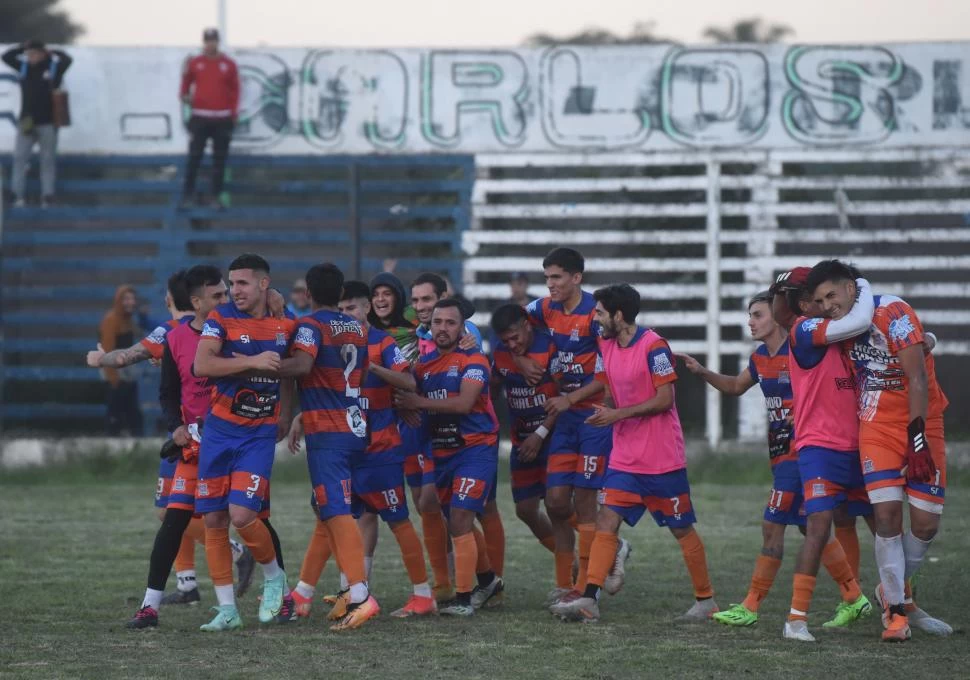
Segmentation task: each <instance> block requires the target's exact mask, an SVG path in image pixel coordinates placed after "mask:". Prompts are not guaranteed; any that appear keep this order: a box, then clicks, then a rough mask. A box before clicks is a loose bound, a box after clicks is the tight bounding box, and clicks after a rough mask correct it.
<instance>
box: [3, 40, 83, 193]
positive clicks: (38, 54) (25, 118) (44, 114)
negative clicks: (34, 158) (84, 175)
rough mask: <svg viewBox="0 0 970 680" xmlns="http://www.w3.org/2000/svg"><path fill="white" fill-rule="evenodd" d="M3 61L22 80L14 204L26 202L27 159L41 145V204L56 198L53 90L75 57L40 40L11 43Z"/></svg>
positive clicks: (56, 87)
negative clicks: (16, 45) (15, 45)
mask: <svg viewBox="0 0 970 680" xmlns="http://www.w3.org/2000/svg"><path fill="white" fill-rule="evenodd" d="M2 59H3V62H4V63H5V64H7V66H9V67H10V68H12V69H14V70H15V71H17V74H18V79H19V80H20V122H19V124H18V126H17V141H16V143H15V146H14V154H13V194H14V205H15V206H17V207H22V206H23V205H24V190H25V188H26V184H27V161H28V160H29V159H30V154H31V152H32V151H33V150H34V145H35V144H36V145H38V146H39V147H40V184H41V207H44V208H46V207H47V206H48V205H50V203H51V201H53V199H54V180H55V178H56V167H55V163H56V154H57V127H56V126H55V125H54V93H55V92H57V91H59V90H60V87H61V81H62V80H63V78H64V72H65V71H67V69H68V67H69V66H70V65H71V61H72V59H71V58H70V57H69V56H68V55H67V54H66V53H65V52H62V51H61V50H48V49H47V48H46V47H45V46H44V43H42V42H40V41H39V40H30V41H28V42H25V43H24V44H23V45H20V46H18V47H12V48H10V49H9V50H7V51H6V52H4V53H3V56H2Z"/></svg>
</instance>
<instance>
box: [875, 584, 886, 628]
mask: <svg viewBox="0 0 970 680" xmlns="http://www.w3.org/2000/svg"><path fill="white" fill-rule="evenodd" d="M874 594H875V600H876V604H877V605H878V606H879V609H880V610H881V611H882V627H883V628H887V627H889V606H888V604H887V602H886V600H885V598H884V597H883V595H884V592H883V589H882V583H877V584H876V590H875V591H874Z"/></svg>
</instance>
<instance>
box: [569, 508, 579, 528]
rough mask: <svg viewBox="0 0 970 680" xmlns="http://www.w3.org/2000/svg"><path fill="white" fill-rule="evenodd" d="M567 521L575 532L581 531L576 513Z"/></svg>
mask: <svg viewBox="0 0 970 680" xmlns="http://www.w3.org/2000/svg"><path fill="white" fill-rule="evenodd" d="M566 521H567V522H569V526H571V527H572V528H573V531H579V517H578V516H577V515H576V513H575V512H574V513H573V514H571V515H570V516H569V519H567V520H566Z"/></svg>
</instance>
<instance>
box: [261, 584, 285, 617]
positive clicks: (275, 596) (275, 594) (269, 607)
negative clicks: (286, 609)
mask: <svg viewBox="0 0 970 680" xmlns="http://www.w3.org/2000/svg"><path fill="white" fill-rule="evenodd" d="M285 587H286V574H284V573H283V572H280V573H279V575H278V576H276V577H275V578H270V579H266V580H265V581H263V599H262V600H260V602H259V622H260V623H272V622H273V621H275V620H276V617H277V615H278V614H279V613H280V609H282V607H283V589H284V588H285Z"/></svg>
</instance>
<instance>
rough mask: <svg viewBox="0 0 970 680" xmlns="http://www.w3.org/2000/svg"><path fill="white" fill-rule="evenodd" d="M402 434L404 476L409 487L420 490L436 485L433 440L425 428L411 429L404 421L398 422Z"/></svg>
mask: <svg viewBox="0 0 970 680" xmlns="http://www.w3.org/2000/svg"><path fill="white" fill-rule="evenodd" d="M398 430H399V431H400V432H401V449H402V451H404V475H405V477H406V479H407V482H408V486H409V487H411V488H412V489H420V488H421V487H422V486H424V485H425V484H434V458H432V456H431V440H430V439H429V438H428V436H427V433H426V431H425V429H424V428H423V427H411V426H410V425H408V424H407V423H405V422H404V421H403V420H402V421H399V422H398Z"/></svg>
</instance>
